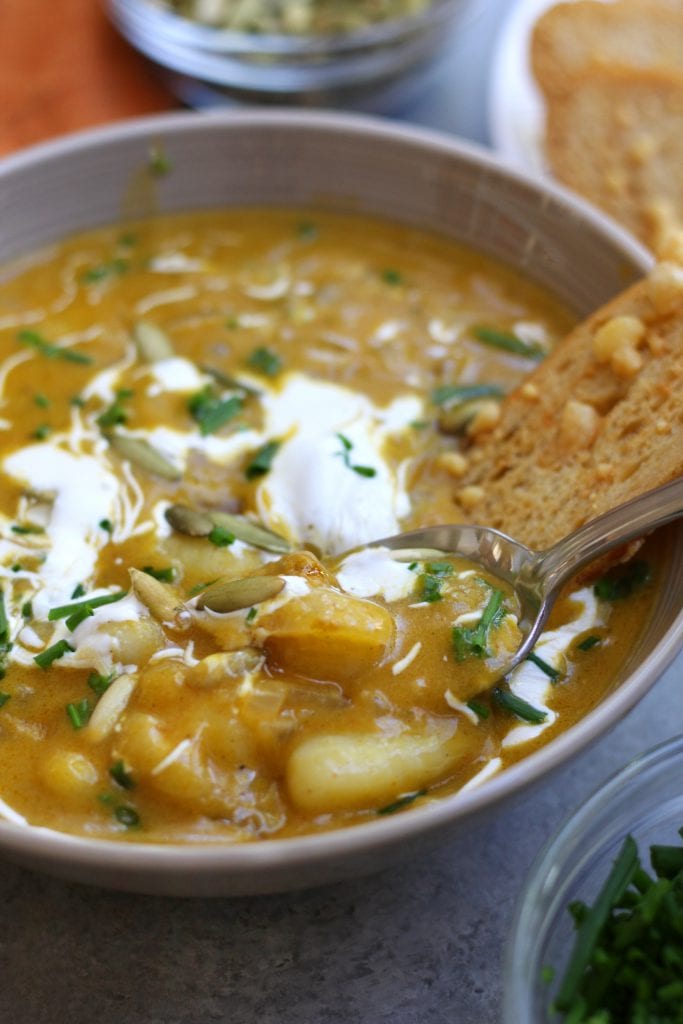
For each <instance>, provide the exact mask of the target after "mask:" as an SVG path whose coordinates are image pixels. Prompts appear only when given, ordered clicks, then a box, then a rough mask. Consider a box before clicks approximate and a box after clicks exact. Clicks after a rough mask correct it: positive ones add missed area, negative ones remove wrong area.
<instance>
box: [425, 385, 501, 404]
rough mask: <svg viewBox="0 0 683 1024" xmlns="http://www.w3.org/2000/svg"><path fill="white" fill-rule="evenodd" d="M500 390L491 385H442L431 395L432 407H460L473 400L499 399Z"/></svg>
mask: <svg viewBox="0 0 683 1024" xmlns="http://www.w3.org/2000/svg"><path fill="white" fill-rule="evenodd" d="M503 394H504V392H503V390H502V388H498V387H495V385H493V384H443V385H442V386H441V387H439V388H435V389H434V390H433V391H432V394H431V400H432V402H433V403H434V405H460V404H461V403H462V402H471V401H473V400H474V399H475V398H501V397H502V396H503Z"/></svg>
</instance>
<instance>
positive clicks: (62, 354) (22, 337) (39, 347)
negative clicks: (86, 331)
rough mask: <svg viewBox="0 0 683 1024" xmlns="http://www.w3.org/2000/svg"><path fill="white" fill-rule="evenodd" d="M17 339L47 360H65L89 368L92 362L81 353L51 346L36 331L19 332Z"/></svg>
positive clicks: (49, 342)
mask: <svg viewBox="0 0 683 1024" xmlns="http://www.w3.org/2000/svg"><path fill="white" fill-rule="evenodd" d="M17 337H18V339H19V341H20V342H21V343H22V345H28V346H29V347H30V348H34V349H35V350H36V352H39V353H40V354H41V355H42V356H45V357H46V358H47V359H65V360H67V362H70V363H81V364H82V365H83V366H90V365H91V363H92V362H93V360H92V359H91V358H90V356H86V355H85V353H83V352H74V350H73V349H72V348H60V346H59V345H53V344H52V342H51V341H47V340H46V339H45V338H44V337H43V336H42V334H39V333H38V332H37V331H29V330H23V331H19V334H18V335H17Z"/></svg>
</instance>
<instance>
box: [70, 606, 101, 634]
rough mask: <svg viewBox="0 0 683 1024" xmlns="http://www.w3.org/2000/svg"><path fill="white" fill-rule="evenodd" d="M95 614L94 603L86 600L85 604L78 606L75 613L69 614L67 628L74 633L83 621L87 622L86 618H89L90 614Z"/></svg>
mask: <svg viewBox="0 0 683 1024" xmlns="http://www.w3.org/2000/svg"><path fill="white" fill-rule="evenodd" d="M94 614H95V613H94V611H93V608H92V605H91V604H88V603H87V602H86V603H85V604H82V605H81V606H80V608H77V609H76V611H75V612H73V614H71V615H69V617H68V618H67V620H66V628H67V629H68V630H69V632H70V633H73V631H74V629H76V628H77V626H80V624H81V623H82V622H85V620H86V619H89V618H90V616H91V615H94Z"/></svg>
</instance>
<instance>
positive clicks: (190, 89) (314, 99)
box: [107, 0, 482, 113]
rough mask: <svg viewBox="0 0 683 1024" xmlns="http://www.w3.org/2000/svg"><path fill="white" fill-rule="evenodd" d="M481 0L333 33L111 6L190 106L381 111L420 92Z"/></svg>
mask: <svg viewBox="0 0 683 1024" xmlns="http://www.w3.org/2000/svg"><path fill="white" fill-rule="evenodd" d="M481 2H482V0H433V2H432V3H431V4H430V5H429V6H428V7H427V8H426V9H425V10H424V11H422V12H420V13H419V14H416V15H413V16H410V17H404V18H394V19H391V20H388V21H384V22H377V23H374V24H372V25H369V26H367V27H365V28H363V29H357V30H354V31H350V32H347V33H339V34H336V35H313V34H311V35H305V36H304V35H299V36H297V35H284V34H282V35H266V34H260V33H250V32H234V31H227V30H223V29H220V28H212V27H210V26H206V25H200V24H199V23H197V22H194V21H191V20H190V19H189V18H184V17H181V16H180V15H177V14H175V13H174V12H173V11H171V10H170V9H169V8H167V7H166V6H165V5H164V4H163V0H107V3H108V10H109V14H110V16H111V18H112V21H113V22H114V24H115V25H116V26H117V28H118V29H119V31H120V32H121V33H122V35H124V36H125V37H126V39H127V40H128V41H129V42H130V43H131V44H132V45H133V46H135V47H136V48H137V49H138V50H140V51H141V52H142V53H143V54H145V56H147V57H149V58H150V59H151V60H152V61H154V62H155V63H156V64H158V65H160V66H161V68H162V69H164V70H165V72H166V75H165V77H166V80H167V82H168V84H169V87H170V88H171V89H172V90H173V91H174V92H175V93H176V95H178V96H179V97H180V99H182V100H183V101H184V102H186V103H188V104H189V105H190V106H200V107H201V106H209V105H212V104H218V103H226V102H230V101H233V102H234V101H241V102H258V103H270V104H287V105H298V106H322V107H346V108H359V109H364V110H370V111H374V112H375V113H382V112H384V110H385V109H386V108H389V107H391V106H392V105H395V104H396V103H400V102H405V101H406V100H407V99H408V98H409V96H410V94H411V93H412V92H413V91H414V90H415V89H416V88H418V87H419V83H420V82H421V81H422V80H423V79H425V77H426V76H427V75H428V74H429V72H430V70H431V69H432V67H433V65H434V59H435V58H436V56H437V55H438V51H439V50H440V49H443V48H444V47H445V46H446V44H447V42H448V41H449V39H450V38H451V29H453V30H454V31H455V28H456V26H457V27H460V26H462V24H463V23H464V22H466V20H467V19H468V18H470V17H471V16H472V15H473V14H474V13H475V11H476V10H477V8H478V7H479V6H480V4H481Z"/></svg>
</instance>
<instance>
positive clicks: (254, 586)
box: [197, 576, 285, 613]
mask: <svg viewBox="0 0 683 1024" xmlns="http://www.w3.org/2000/svg"><path fill="white" fill-rule="evenodd" d="M284 586H285V581H284V580H283V579H280V577H279V576H245V577H244V578H243V579H239V580H225V579H223V580H218V581H217V582H216V583H212V584H211V586H210V587H207V588H206V590H203V591H202V592H201V594H200V595H199V597H198V598H197V607H198V608H208V609H209V611H212V612H219V613H225V612H236V611H239V609H240V608H251V607H252V605H255V604H261V603H262V602H263V601H267V600H268V598H270V597H275V596H276V595H277V594H279V593H280V592H281V591H282V590H283V589H284Z"/></svg>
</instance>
